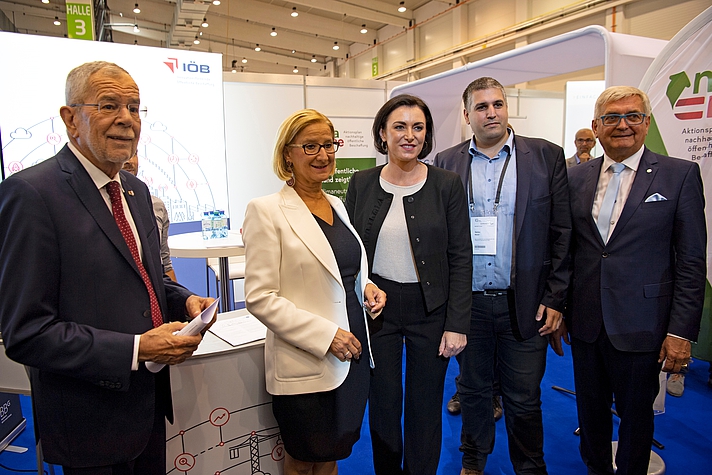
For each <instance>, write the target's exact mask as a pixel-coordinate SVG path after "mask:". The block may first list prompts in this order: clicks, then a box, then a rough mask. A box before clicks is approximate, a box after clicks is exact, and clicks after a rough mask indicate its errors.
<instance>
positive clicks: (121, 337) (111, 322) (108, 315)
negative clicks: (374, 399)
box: [0, 62, 211, 475]
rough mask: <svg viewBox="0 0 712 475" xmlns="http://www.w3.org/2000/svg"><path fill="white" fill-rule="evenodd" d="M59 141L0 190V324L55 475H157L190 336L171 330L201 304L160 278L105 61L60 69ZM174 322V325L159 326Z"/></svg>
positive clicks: (134, 129) (130, 135)
mask: <svg viewBox="0 0 712 475" xmlns="http://www.w3.org/2000/svg"><path fill="white" fill-rule="evenodd" d="M66 100H67V105H65V106H62V107H61V108H60V115H61V116H62V120H63V121H64V124H65V125H66V127H67V133H68V135H69V144H68V145H67V146H65V147H64V148H62V150H61V151H60V152H59V153H58V154H57V155H56V156H54V157H52V158H50V159H49V160H46V161H45V162H42V163H40V164H39V165H36V166H34V167H30V168H28V169H27V170H24V171H21V172H19V173H17V174H15V175H13V176H11V177H10V178H8V179H7V180H5V181H4V182H3V183H2V184H0V295H2V299H0V319H1V323H2V332H3V340H4V343H5V347H6V351H7V355H8V356H9V357H10V358H12V359H14V360H15V361H17V362H19V363H22V364H24V365H27V366H28V367H29V368H30V379H31V385H32V402H33V406H34V413H35V415H36V418H35V424H36V429H37V433H38V435H39V437H40V439H41V441H42V447H43V450H44V455H45V459H46V460H47V462H50V463H53V464H60V465H62V466H63V467H64V473H65V475H75V474H87V475H88V474H92V475H97V474H99V475H109V474H136V475H138V474H141V475H144V474H155V475H159V474H161V475H162V474H165V464H166V461H165V420H166V418H168V419H169V420H172V414H173V413H172V405H171V394H170V381H169V374H168V368H164V369H163V370H162V371H160V372H158V373H157V374H153V373H151V372H149V371H148V370H147V369H146V366H145V364H144V362H145V361H155V362H158V363H166V364H174V363H180V362H182V361H183V360H185V359H186V358H187V357H188V356H190V355H191V354H192V352H193V351H194V350H195V349H196V348H197V346H198V343H199V342H200V339H201V337H200V336H192V337H188V336H178V335H173V333H174V332H175V331H177V330H180V329H181V328H182V327H183V326H184V325H185V324H184V323H179V322H177V321H176V320H183V321H184V320H185V319H186V316H189V317H194V316H196V315H197V314H199V313H200V311H201V310H202V309H205V308H207V306H208V305H209V304H210V301H211V299H205V298H201V297H197V296H195V295H192V294H191V293H190V292H189V291H188V290H186V289H185V288H183V287H181V286H180V285H178V284H176V283H173V282H171V281H170V279H168V278H167V277H165V276H164V275H163V271H162V267H161V260H160V252H159V243H158V230H157V229H156V221H155V217H154V215H153V211H152V205H151V196H150V194H149V192H148V189H147V188H146V186H145V185H144V184H143V183H142V182H141V181H140V180H138V179H137V178H135V177H134V176H132V175H130V174H129V173H127V172H120V170H121V167H122V165H123V164H124V162H126V161H127V160H128V159H129V158H131V156H132V155H133V154H134V153H135V152H136V145H137V143H138V139H139V134H140V132H141V114H142V107H141V105H140V97H139V90H138V86H137V85H136V83H135V82H134V81H133V79H132V78H131V76H130V75H129V74H128V73H127V72H126V71H125V70H123V69H122V68H120V67H118V66H117V65H115V64H112V63H106V62H94V63H86V64H83V65H81V66H79V67H77V68H75V69H74V70H72V71H71V72H70V73H69V76H68V77H67V84H66ZM167 321H173V323H164V322H167Z"/></svg>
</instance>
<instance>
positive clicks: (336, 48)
mask: <svg viewBox="0 0 712 475" xmlns="http://www.w3.org/2000/svg"><path fill="white" fill-rule="evenodd" d="M331 49H333V50H334V51H338V50H339V42H338V41H334V46H332V47H331Z"/></svg>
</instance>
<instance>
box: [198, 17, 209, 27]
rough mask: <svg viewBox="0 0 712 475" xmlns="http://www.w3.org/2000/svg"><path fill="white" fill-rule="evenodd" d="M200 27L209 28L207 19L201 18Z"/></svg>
mask: <svg viewBox="0 0 712 475" xmlns="http://www.w3.org/2000/svg"><path fill="white" fill-rule="evenodd" d="M200 26H202V27H203V28H207V27H209V26H210V25H209V24H208V19H207V18H203V23H201V24H200Z"/></svg>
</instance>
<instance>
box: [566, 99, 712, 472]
mask: <svg viewBox="0 0 712 475" xmlns="http://www.w3.org/2000/svg"><path fill="white" fill-rule="evenodd" d="M649 126H650V102H649V100H648V97H647V95H646V94H645V93H644V92H642V91H641V90H639V89H636V88H633V87H624V86H616V87H611V88H608V89H606V90H605V91H604V92H603V93H602V94H601V95H600V96H599V98H598V100H597V102H596V111H595V118H594V120H593V130H594V132H595V133H596V136H597V137H598V140H599V141H600V143H601V145H602V146H603V150H604V155H603V157H599V158H596V159H595V160H591V161H589V162H587V163H585V164H583V165H580V166H578V167H574V168H571V169H570V170H569V182H570V185H571V187H572V189H576V190H577V192H576V193H572V194H571V212H572V215H573V238H572V244H571V249H572V264H573V275H572V286H571V296H570V304H569V311H568V314H569V315H568V316H569V318H567V324H568V329H569V330H570V332H571V333H570V334H571V347H572V354H573V360H574V380H575V384H576V403H577V406H578V416H579V424H580V427H581V446H580V450H581V457H582V459H583V461H584V463H585V464H586V466H587V467H588V473H589V474H612V473H614V472H613V466H612V457H611V437H612V431H613V425H612V421H611V414H610V408H611V404H612V402H613V399H614V397H615V405H616V410H617V412H618V414H619V415H620V425H619V428H618V451H617V454H616V466H617V472H616V473H617V474H618V475H644V474H647V473H648V471H647V470H648V462H649V459H650V444H651V442H652V439H653V401H654V400H655V396H656V394H657V393H658V386H659V384H658V381H659V379H658V374H659V372H660V369H661V367H662V369H663V371H669V372H678V371H680V369H681V368H682V367H685V366H687V363H688V361H689V359H690V341H691V340H695V339H696V338H697V334H698V332H699V328H700V318H701V315H702V307H703V301H704V293H705V276H706V240H707V235H706V234H707V232H706V226H705V215H704V196H703V190H702V179H701V178H700V169H699V166H698V165H697V164H696V163H694V162H690V161H686V160H679V159H676V158H670V157H666V156H663V155H658V154H656V153H653V152H651V151H650V150H648V149H647V148H645V147H644V146H643V142H644V141H645V137H646V135H647V133H648V128H649ZM565 329H566V325H563V326H562V327H561V328H560V329H559V332H558V333H561V334H565ZM556 341H557V343H556V345H557V346H559V345H560V340H558V339H557V340H556ZM558 350H559V351H560V348H558Z"/></svg>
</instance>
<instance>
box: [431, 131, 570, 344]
mask: <svg viewBox="0 0 712 475" xmlns="http://www.w3.org/2000/svg"><path fill="white" fill-rule="evenodd" d="M469 147H470V140H466V141H464V142H462V143H460V144H458V145H455V146H454V147H451V148H449V149H447V150H444V151H442V152H440V153H438V154H437V155H435V159H434V163H433V164H434V165H435V166H436V167H441V168H445V169H448V170H452V171H454V172H456V173H457V174H458V175H460V178H461V179H462V183H463V185H464V186H465V187H469V183H468V180H469V176H470V173H469V170H470V163H471V160H472V157H471V156H470V153H469V151H468V150H469ZM514 147H515V150H516V164H517V199H516V203H515V208H514V220H515V221H514V243H513V245H514V250H513V252H514V265H513V266H512V276H511V288H512V291H513V294H514V304H515V311H516V319H515V320H514V322H515V323H516V327H515V328H514V330H515V335H517V332H518V333H519V335H517V336H518V337H519V338H522V339H529V338H531V337H533V336H535V335H537V334H538V329H539V328H540V327H541V326H542V325H544V323H545V321H544V320H543V319H542V321H540V322H537V321H536V319H535V316H536V312H537V310H538V308H539V305H540V304H544V305H546V306H547V307H550V308H553V309H554V310H558V311H560V312H562V311H563V310H564V306H565V301H566V289H567V287H568V284H569V265H568V252H569V244H570V241H571V211H570V209H569V187H568V180H567V178H566V160H565V159H564V151H563V149H562V148H561V147H559V146H558V145H554V144H553V143H551V142H548V141H546V140H543V139H536V138H528V137H522V136H520V135H515V136H514ZM473 179H477V177H473ZM468 238H469V237H468Z"/></svg>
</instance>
